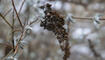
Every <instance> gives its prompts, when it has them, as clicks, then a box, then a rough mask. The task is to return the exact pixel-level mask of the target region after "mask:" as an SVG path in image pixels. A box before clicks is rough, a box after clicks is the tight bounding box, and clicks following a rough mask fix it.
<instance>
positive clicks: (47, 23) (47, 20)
mask: <svg viewBox="0 0 105 60" xmlns="http://www.w3.org/2000/svg"><path fill="white" fill-rule="evenodd" d="M45 7H46V8H45V11H44V13H45V17H44V18H43V19H44V21H41V23H40V26H41V27H44V29H47V30H48V31H52V32H53V33H54V34H55V35H56V37H57V39H58V41H59V44H60V47H61V50H62V51H64V53H65V54H64V57H63V59H64V60H67V58H68V57H69V55H70V51H69V42H68V40H69V39H68V33H67V32H66V29H65V28H64V27H63V25H64V24H65V20H64V18H63V17H61V16H60V15H59V14H58V13H56V12H54V11H53V10H52V9H51V5H50V4H46V5H45Z"/></svg>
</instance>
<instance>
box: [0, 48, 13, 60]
mask: <svg viewBox="0 0 105 60" xmlns="http://www.w3.org/2000/svg"><path fill="white" fill-rule="evenodd" d="M12 52H13V49H12V50H11V51H10V52H9V53H8V54H7V55H6V56H4V57H3V58H1V60H5V59H6V58H7V57H8V56H9V55H10V54H11V53H12Z"/></svg>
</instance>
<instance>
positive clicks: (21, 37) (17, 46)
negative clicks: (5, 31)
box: [14, 30, 26, 56]
mask: <svg viewBox="0 0 105 60" xmlns="http://www.w3.org/2000/svg"><path fill="white" fill-rule="evenodd" d="M25 32H26V30H24V31H23V32H22V34H21V36H20V38H19V40H18V42H17V44H16V48H15V51H14V56H15V55H16V54H17V52H18V48H19V43H20V41H21V40H22V39H23V36H24V35H25Z"/></svg>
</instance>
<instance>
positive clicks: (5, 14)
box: [4, 8, 12, 17]
mask: <svg viewBox="0 0 105 60" xmlns="http://www.w3.org/2000/svg"><path fill="white" fill-rule="evenodd" d="M11 10H12V8H10V9H9V10H8V11H7V12H6V13H4V17H5V16H7V15H8V13H9V12H11Z"/></svg>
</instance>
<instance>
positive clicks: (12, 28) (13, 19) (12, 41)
mask: <svg viewBox="0 0 105 60" xmlns="http://www.w3.org/2000/svg"><path fill="white" fill-rule="evenodd" d="M12 18H13V21H12V46H13V51H15V46H14V32H13V31H14V23H15V20H14V10H13V16H12Z"/></svg>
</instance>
